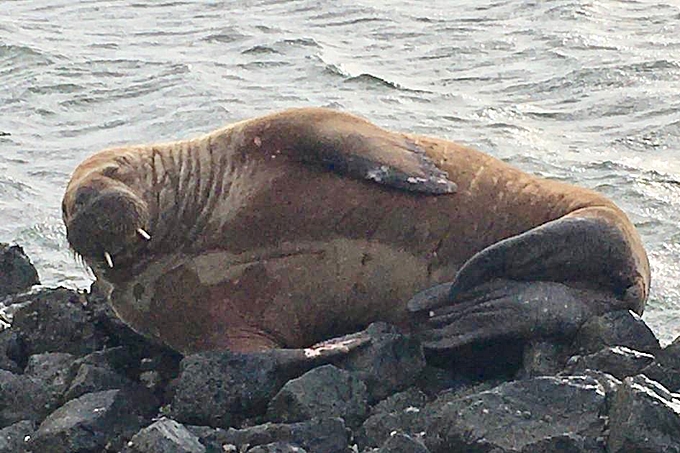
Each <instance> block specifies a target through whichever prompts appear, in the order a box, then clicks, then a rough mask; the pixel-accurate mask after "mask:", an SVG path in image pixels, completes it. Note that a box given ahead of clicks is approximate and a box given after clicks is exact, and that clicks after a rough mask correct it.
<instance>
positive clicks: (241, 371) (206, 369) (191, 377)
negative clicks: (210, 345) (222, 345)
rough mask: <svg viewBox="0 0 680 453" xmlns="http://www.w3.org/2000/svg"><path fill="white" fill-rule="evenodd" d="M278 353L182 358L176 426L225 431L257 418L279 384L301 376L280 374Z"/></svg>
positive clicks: (225, 353) (207, 354)
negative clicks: (215, 428) (242, 421)
mask: <svg viewBox="0 0 680 453" xmlns="http://www.w3.org/2000/svg"><path fill="white" fill-rule="evenodd" d="M280 351H281V350H274V351H269V352H263V353H257V354H238V353H232V352H229V351H211V352H205V353H200V354H194V355H190V356H187V357H185V358H184V360H182V363H181V372H180V375H179V378H178V379H177V382H176V385H175V397H174V399H173V401H172V417H173V418H174V419H175V420H177V421H179V422H181V423H189V424H195V425H210V426H216V427H224V428H227V427H230V426H235V425H236V424H237V423H239V422H240V421H241V420H243V419H245V418H248V417H253V416H256V415H258V414H263V413H264V412H265V411H266V408H267V404H268V403H269V401H270V400H271V398H272V397H273V396H274V395H275V394H276V392H278V391H279V389H280V388H281V387H282V386H283V384H284V383H285V382H286V381H287V380H288V379H290V378H292V377H295V376H298V375H300V374H302V373H303V372H304V371H305V370H304V369H298V368H296V367H295V366H291V367H290V368H282V367H281V364H282V361H281V359H280Z"/></svg>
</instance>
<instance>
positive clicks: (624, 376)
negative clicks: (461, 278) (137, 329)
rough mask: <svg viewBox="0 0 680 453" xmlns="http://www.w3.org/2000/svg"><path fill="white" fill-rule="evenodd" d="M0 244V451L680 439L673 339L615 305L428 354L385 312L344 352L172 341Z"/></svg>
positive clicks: (255, 452) (329, 452)
mask: <svg viewBox="0 0 680 453" xmlns="http://www.w3.org/2000/svg"><path fill="white" fill-rule="evenodd" d="M36 284H38V279H37V273H35V269H34V268H33V267H32V266H31V265H30V262H29V260H28V258H27V257H26V256H25V255H24V253H23V251H22V250H21V248H20V247H18V246H8V245H6V244H0V302H2V303H3V305H4V306H5V307H6V308H5V309H3V310H2V312H1V315H2V316H1V317H0V324H1V325H2V327H0V328H2V331H1V332H0V453H5V452H7V453H10V452H11V453H17V452H34V453H38V452H40V453H42V452H47V453H50V452H60V453H61V452H69V453H77V452H119V451H122V452H125V453H151V452H154V453H166V452H167V453H169V452H182V453H183V452H186V453H200V452H208V453H223V452H251V453H265V452H308V453H350V452H380V453H387V452H392V453H397V452H398V453H409V452H413V453H424V452H430V453H440V452H441V453H457V452H473V453H478V452H479V453H481V452H485V453H486V452H488V453H491V452H493V453H509V452H518V453H530V452H531V453H542V452H545V453H548V452H566V453H586V452H588V453H595V452H597V453H604V452H607V453H628V452H680V396H678V395H676V394H675V393H674V392H677V391H679V390H680V339H679V340H677V341H675V342H674V343H672V344H671V345H669V346H667V347H665V348H661V347H660V346H659V342H658V340H657V339H656V338H655V337H654V335H653V333H652V332H651V331H650V329H649V328H648V327H647V326H646V325H645V323H644V322H643V321H642V320H641V319H640V318H638V317H637V316H635V315H634V314H631V313H630V312H627V311H625V312H614V313H609V314H607V315H604V316H601V317H599V318H595V319H592V320H590V321H588V322H587V323H586V324H585V325H583V326H582V328H581V329H580V331H579V332H578V334H577V335H576V337H575V338H574V339H573V341H572V342H571V343H570V344H551V343H531V342H527V343H526V344H507V345H495V346H494V347H493V348H485V349H483V350H482V349H480V350H475V351H470V353H469V354H468V355H467V356H466V357H464V358H461V357H457V358H443V357H425V355H424V353H423V349H422V347H421V346H420V344H419V343H418V341H416V340H415V339H413V338H410V337H408V336H406V335H403V334H402V333H400V332H399V331H398V330H397V329H396V328H394V327H392V326H389V325H387V324H382V323H376V324H373V325H371V326H369V327H368V328H367V329H366V331H364V333H363V335H364V336H365V337H368V338H370V341H367V342H366V344H364V345H363V346H361V347H359V348H357V349H355V350H354V351H353V352H351V353H350V354H349V355H348V356H341V357H336V358H335V359H333V358H328V359H325V360H319V361H318V363H311V362H309V361H301V360H299V359H298V357H297V356H295V355H292V354H289V355H287V352H286V351H281V350H279V351H270V352H267V353H261V354H249V355H244V354H235V353H231V352H228V351H216V352H208V353H201V354H195V355H191V356H187V357H181V356H180V355H179V354H177V353H175V352H173V351H171V350H168V349H166V348H164V347H162V346H160V345H157V344H154V343H152V342H150V341H149V340H147V339H145V338H143V337H141V336H139V335H137V334H136V333H134V332H132V331H131V330H130V329H128V328H127V327H126V326H125V325H123V324H122V323H121V322H120V321H119V320H118V319H117V318H116V317H115V315H114V314H113V313H112V312H111V310H110V308H109V307H108V305H107V304H106V303H105V301H104V300H103V298H102V297H101V296H100V295H99V294H98V293H97V288H96V285H94V287H93V289H92V290H91V291H90V292H87V293H82V292H77V291H73V290H69V289H64V288H54V289H49V288H41V287H38V288H37V289H33V290H31V287H33V286H34V285H36Z"/></svg>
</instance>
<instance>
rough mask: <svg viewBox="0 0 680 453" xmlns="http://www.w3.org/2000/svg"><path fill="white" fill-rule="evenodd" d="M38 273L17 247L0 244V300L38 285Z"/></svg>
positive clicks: (22, 250) (21, 249)
mask: <svg viewBox="0 0 680 453" xmlns="http://www.w3.org/2000/svg"><path fill="white" fill-rule="evenodd" d="M39 284H40V280H39V279H38V272H37V271H36V270H35V267H33V264H31V261H30V260H29V259H28V257H27V256H26V254H25V253H24V249H23V248H21V247H20V246H18V245H9V244H6V243H0V299H2V298H3V297H5V296H7V295H9V294H16V293H20V292H24V291H28V290H29V289H31V287H32V286H33V285H39Z"/></svg>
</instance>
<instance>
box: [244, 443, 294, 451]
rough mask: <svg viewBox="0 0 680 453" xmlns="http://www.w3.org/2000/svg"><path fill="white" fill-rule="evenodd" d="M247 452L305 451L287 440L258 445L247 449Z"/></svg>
mask: <svg viewBox="0 0 680 453" xmlns="http://www.w3.org/2000/svg"><path fill="white" fill-rule="evenodd" d="M248 453H307V452H306V451H305V450H304V449H303V448H300V447H298V446H297V445H293V444H289V443H287V442H276V443H273V444H267V445H260V446H257V447H255V448H251V449H249V450H248Z"/></svg>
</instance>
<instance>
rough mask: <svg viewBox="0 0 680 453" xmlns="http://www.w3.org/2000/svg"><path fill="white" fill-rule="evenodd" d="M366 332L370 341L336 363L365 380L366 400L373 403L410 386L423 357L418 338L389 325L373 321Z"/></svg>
mask: <svg viewBox="0 0 680 453" xmlns="http://www.w3.org/2000/svg"><path fill="white" fill-rule="evenodd" d="M365 332H366V333H367V334H368V335H369V336H370V338H371V343H370V344H369V345H367V346H365V347H363V348H359V349H357V350H355V351H353V352H352V353H351V354H349V355H348V356H347V358H345V359H343V360H340V361H339V362H338V363H337V366H338V367H340V368H343V369H345V370H348V371H351V372H352V373H354V374H355V375H356V376H357V377H359V378H360V379H361V380H363V381H364V382H365V383H366V387H367V389H368V399H369V403H373V402H376V401H380V400H382V399H384V398H386V397H387V396H389V395H391V394H393V393H396V392H398V391H401V390H404V389H405V388H407V387H409V386H410V385H412V384H413V383H414V382H415V381H416V379H417V378H418V376H419V375H420V373H421V371H422V370H423V368H424V367H425V356H424V354H423V348H422V346H421V344H420V342H419V341H417V340H416V339H414V338H411V337H408V336H405V335H402V334H400V333H399V331H398V330H397V329H396V328H395V327H393V326H390V325H389V324H385V323H374V324H371V325H370V326H369V327H368V328H367V329H366V330H365Z"/></svg>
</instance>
